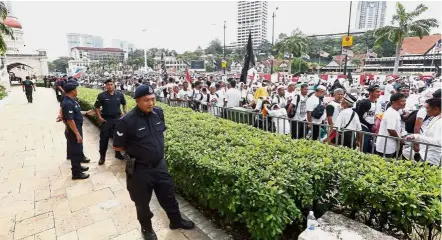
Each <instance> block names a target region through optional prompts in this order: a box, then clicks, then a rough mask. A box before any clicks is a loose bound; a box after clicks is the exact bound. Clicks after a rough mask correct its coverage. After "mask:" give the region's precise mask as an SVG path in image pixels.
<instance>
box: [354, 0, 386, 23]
mask: <svg viewBox="0 0 442 240" xmlns="http://www.w3.org/2000/svg"><path fill="white" fill-rule="evenodd" d="M386 13H387V2H386V1H360V2H358V8H357V10H356V29H361V30H373V29H376V28H380V27H383V26H385V16H386Z"/></svg>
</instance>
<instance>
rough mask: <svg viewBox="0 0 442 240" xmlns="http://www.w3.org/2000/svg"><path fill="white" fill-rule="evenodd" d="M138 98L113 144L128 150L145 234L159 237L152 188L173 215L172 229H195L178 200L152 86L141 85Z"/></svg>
mask: <svg viewBox="0 0 442 240" xmlns="http://www.w3.org/2000/svg"><path fill="white" fill-rule="evenodd" d="M134 98H135V99H136V103H137V106H136V107H135V108H134V109H132V110H131V111H130V112H129V113H127V114H126V115H125V116H124V117H122V118H121V119H120V121H119V122H118V123H117V127H116V129H115V133H114V141H113V146H114V149H115V150H117V151H126V154H125V158H126V177H127V178H126V181H127V190H128V191H129V194H130V197H131V199H132V201H134V202H135V206H136V209H137V218H138V221H139V222H140V224H141V229H142V234H143V237H144V239H149V240H156V239H157V237H156V234H155V232H154V231H153V229H152V222H151V218H152V217H153V214H152V212H151V211H150V209H149V202H150V199H151V197H152V191H155V194H156V196H157V198H158V201H159V203H160V205H161V207H162V208H163V209H164V210H165V211H166V213H167V216H168V217H169V220H170V224H169V228H170V229H178V228H182V229H192V228H194V227H195V224H194V223H193V222H192V221H187V220H184V219H183V218H182V217H181V214H180V211H179V207H178V202H177V201H176V199H175V193H174V184H173V182H172V178H171V177H170V175H169V172H168V170H167V165H166V161H165V160H164V131H165V130H166V125H165V121H164V114H163V110H162V109H161V108H158V107H155V93H154V90H153V88H152V86H151V85H140V86H139V87H138V88H137V89H136V91H135V96H134Z"/></svg>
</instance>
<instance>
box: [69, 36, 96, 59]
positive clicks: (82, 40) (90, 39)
mask: <svg viewBox="0 0 442 240" xmlns="http://www.w3.org/2000/svg"><path fill="white" fill-rule="evenodd" d="M66 36H67V40H68V51H69V54H71V49H72V48H74V47H94V48H102V47H103V38H102V37H100V36H93V35H90V34H81V33H68V34H67V35H66ZM71 57H72V56H71Z"/></svg>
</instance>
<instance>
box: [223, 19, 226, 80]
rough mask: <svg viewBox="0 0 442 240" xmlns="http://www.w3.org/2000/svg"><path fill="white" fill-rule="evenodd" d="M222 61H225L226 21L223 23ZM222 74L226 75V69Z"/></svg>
mask: <svg viewBox="0 0 442 240" xmlns="http://www.w3.org/2000/svg"><path fill="white" fill-rule="evenodd" d="M223 60H224V61H226V21H224V47H223ZM223 73H224V74H226V68H225V67H224V68H223Z"/></svg>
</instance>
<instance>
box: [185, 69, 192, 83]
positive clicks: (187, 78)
mask: <svg viewBox="0 0 442 240" xmlns="http://www.w3.org/2000/svg"><path fill="white" fill-rule="evenodd" d="M186 81H187V82H188V83H190V82H191V80H190V73H189V69H188V68H186Z"/></svg>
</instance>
